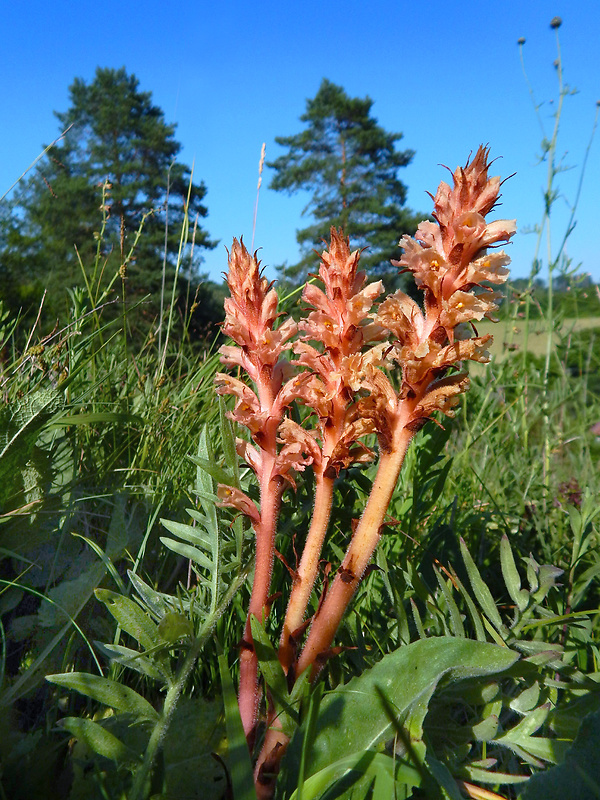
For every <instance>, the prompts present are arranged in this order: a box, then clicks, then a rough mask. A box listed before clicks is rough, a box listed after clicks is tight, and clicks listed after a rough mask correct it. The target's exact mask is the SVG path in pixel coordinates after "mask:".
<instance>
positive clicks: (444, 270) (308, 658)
mask: <svg viewBox="0 0 600 800" xmlns="http://www.w3.org/2000/svg"><path fill="white" fill-rule="evenodd" d="M488 155H489V151H488V148H486V147H480V148H479V149H478V150H477V153H476V154H475V157H474V158H473V160H472V161H469V162H467V164H466V166H465V167H459V168H458V169H457V170H456V171H455V172H454V173H453V176H452V177H453V185H452V186H450V185H449V184H447V183H445V182H442V183H441V184H440V186H439V188H438V190H437V192H436V194H435V197H432V199H433V202H434V212H433V217H434V220H435V221H434V222H429V221H427V222H422V223H421V224H420V225H419V227H418V229H417V232H416V234H415V236H414V237H408V236H404V237H403V238H402V240H401V242H400V246H401V247H402V249H403V255H402V257H401V258H400V259H399V261H397V262H393V263H394V264H395V265H396V266H398V268H399V269H400V270H401V271H410V272H412V273H413V275H414V279H415V282H416V285H417V287H418V288H419V289H420V290H421V291H422V292H423V306H422V307H421V306H420V305H419V304H418V303H416V302H415V301H414V300H413V299H411V298H410V297H408V296H407V295H405V294H404V293H403V292H396V293H395V294H392V295H391V296H389V297H387V298H386V299H384V300H383V302H381V304H380V305H379V306H378V307H377V308H375V310H373V303H374V302H375V300H376V299H377V297H378V296H379V295H380V294H381V292H382V286H381V284H380V283H379V282H377V283H371V284H368V283H367V279H366V276H365V274H364V273H363V272H361V271H360V270H359V269H358V265H359V261H360V253H359V252H358V251H355V252H350V248H349V243H348V241H347V239H346V238H345V237H344V235H343V233H342V232H341V231H337V230H335V229H333V228H332V230H331V242H330V245H329V248H328V250H326V251H325V252H324V253H323V255H322V260H321V265H320V269H319V277H320V279H321V281H322V284H323V287H324V288H323V289H320V288H318V286H316V285H311V284H308V285H307V286H305V288H304V292H303V295H302V298H303V301H304V302H305V303H306V304H307V309H306V312H307V313H306V314H305V317H304V318H303V319H302V320H301V321H300V322H299V323H298V325H296V323H294V322H293V320H291V319H289V318H286V319H285V320H283V321H282V322H281V324H280V325H278V326H276V322H277V321H278V313H277V294H276V292H275V290H274V289H273V287H272V286H271V285H270V284H269V283H268V282H267V280H266V279H265V278H264V277H263V276H262V274H261V272H260V265H259V263H258V261H257V260H256V258H255V257H252V256H250V254H249V253H248V251H247V250H246V249H245V247H244V246H243V244H242V243H241V242H238V241H237V240H234V243H233V247H232V250H231V253H230V256H229V273H228V277H227V282H228V284H229V288H230V290H231V298H229V299H228V300H226V301H225V311H226V321H225V324H224V327H223V329H224V331H225V333H227V334H228V335H229V336H230V337H231V338H232V339H233V341H234V343H235V344H234V345H228V346H224V347H222V348H221V356H222V361H223V363H224V364H226V365H228V366H238V367H240V368H241V370H242V371H243V372H245V373H246V375H247V377H248V378H249V379H250V381H251V383H252V386H249V385H248V384H247V383H245V382H244V381H243V380H240V379H238V378H233V377H231V376H228V375H225V374H222V373H220V374H218V375H217V382H218V391H219V392H220V393H222V394H225V393H228V394H232V395H234V397H235V398H236V401H235V407H234V410H233V411H232V412H231V413H230V416H231V418H232V419H234V420H236V421H237V422H239V423H240V424H241V425H243V426H245V427H246V428H247V429H248V431H249V434H250V438H251V442H248V441H242V440H239V441H238V448H237V449H238V453H239V454H240V456H241V457H242V458H243V459H244V460H245V461H246V463H248V464H249V465H250V467H251V468H252V469H253V471H254V472H255V474H256V476H257V480H258V483H259V488H260V509H259V508H258V507H257V506H256V504H255V503H253V501H252V500H251V499H250V498H248V497H247V496H246V495H245V494H244V493H243V492H241V491H240V490H239V489H234V488H233V487H221V488H220V490H219V491H220V496H221V498H222V502H223V504H226V505H231V506H233V507H235V508H237V509H238V510H239V511H241V512H242V513H244V514H245V515H246V516H247V517H248V518H249V519H250V520H251V523H252V526H253V529H254V532H255V535H256V567H255V575H254V583H253V588H252V594H251V598H250V607H249V612H248V619H247V623H246V628H245V633H244V641H243V643H242V651H241V656H240V689H239V704H240V713H241V717H242V722H243V724H244V729H245V732H246V736H247V738H248V742H249V745H250V747H251V748H252V746H253V744H254V741H255V733H256V724H257V721H258V720H259V711H260V701H261V692H260V689H259V684H258V664H257V659H256V654H255V652H254V646H253V643H252V634H251V628H250V620H251V616H252V615H253V614H254V615H255V616H256V617H258V619H260V620H264V619H265V618H266V616H267V613H268V605H269V604H268V600H269V597H270V595H271V588H270V581H271V572H272V565H273V556H274V552H275V546H274V540H275V532H276V527H277V518H278V514H279V507H280V502H281V495H282V492H283V489H284V487H285V485H286V483H287V484H290V485H292V486H293V485H294V477H293V474H292V473H293V471H297V470H303V469H305V468H306V467H307V466H309V465H310V466H311V468H312V470H313V472H314V476H315V508H314V513H313V517H312V520H311V524H310V527H309V530H308V531H307V534H306V539H305V543H304V549H303V551H302V554H301V557H300V559H299V562H298V564H297V565H296V569H295V570H291V572H292V588H291V592H290V597H289V602H288V607H287V611H286V614H285V618H284V622H283V627H282V632H281V638H280V645H279V660H280V662H281V665H282V667H283V670H284V672H285V673H286V674H287V677H288V684H289V685H290V686H291V685H292V684H293V682H294V680H295V679H296V677H297V676H298V675H300V674H301V673H302V672H304V671H305V670H307V669H309V670H310V674H311V679H312V680H314V679H315V678H316V676H317V675H318V673H319V671H320V670H321V668H322V666H323V664H324V663H325V661H326V659H327V658H328V657H329V656H330V655H331V654H332V653H334V652H336V648H333V647H332V643H333V639H334V636H335V633H336V631H337V628H338V626H339V624H340V622H341V619H342V617H343V614H344V612H345V610H346V608H347V606H348V604H349V602H350V601H351V599H352V597H353V595H354V593H355V591H356V588H357V586H358V584H359V583H360V581H361V579H362V577H363V575H364V573H365V570H366V568H367V566H368V564H369V561H370V559H371V557H372V555H373V552H374V550H375V547H376V546H377V542H378V540H379V537H380V534H381V530H382V528H383V525H384V521H385V515H386V512H387V508H388V505H389V502H390V500H391V497H392V494H393V491H394V488H395V486H396V483H397V480H398V475H399V473H400V469H401V467H402V464H403V461H404V456H405V453H406V450H407V447H408V445H409V443H410V441H411V439H412V437H413V436H414V435H415V433H416V432H417V431H418V430H419V429H420V428H421V427H422V426H423V425H424V424H425V422H426V421H427V420H428V419H431V418H432V417H433V415H434V414H435V412H437V411H441V412H442V413H443V414H445V415H447V416H453V415H454V407H455V406H456V404H457V403H458V401H459V399H460V395H461V394H462V393H463V392H465V391H466V390H467V388H468V385H469V378H468V375H467V374H466V373H464V372H461V371H459V370H458V369H457V368H458V367H459V365H460V363H461V362H462V361H465V360H471V361H479V362H483V363H485V362H487V361H488V360H489V354H488V352H487V347H488V346H489V344H490V342H491V339H492V337H491V336H489V335H487V336H478V335H477V332H476V330H475V327H474V323H475V322H476V321H478V320H481V319H483V318H484V317H486V318H488V319H492V320H493V319H494V316H493V315H494V312H495V311H496V310H497V301H498V299H499V296H500V295H499V293H497V292H496V291H495V290H494V288H493V287H494V286H498V285H500V284H502V283H504V282H505V281H506V279H507V277H508V269H507V265H508V264H509V262H510V259H509V258H508V256H507V255H506V253H504V251H502V250H498V249H497V248H498V246H499V245H500V244H501V243H506V242H509V241H510V239H511V237H512V236H513V235H514V233H515V231H516V227H515V222H514V221H509V220H497V221H493V222H488V221H487V220H486V216H487V215H488V214H489V213H490V212H491V211H492V209H493V208H494V206H495V205H496V203H497V200H498V197H499V191H500V179H499V178H498V177H489V176H488V170H489V162H488ZM465 323H466V324H467V325H470V326H471V330H469V329H468V327H467V326H466V325H465ZM459 325H460V326H462V330H461V329H458V330H457V327H458V326H459ZM465 327H467V331H466V334H465V332H464V329H465ZM471 333H474V334H475V335H470V334H471ZM289 350H291V353H292V354H293V356H292V355H291V354H290V356H289V358H288V357H283V354H284V352H285V351H289ZM394 366H395V367H397V368H398V369H399V370H400V375H401V377H400V382H399V388H396V387H395V385H393V384H392V382H391V381H390V379H389V377H388V370H389V368H391V367H394ZM294 402H298V403H301V404H303V405H305V406H307V407H308V408H309V409H311V410H312V412H313V413H312V414H309V415H307V416H306V419H305V421H304V422H303V424H302V425H300V424H299V423H298V422H295V421H293V420H292V419H291V418H290V417H289V416H287V415H286V412H287V409H288V408H289V407H290V406H291V405H292V403H294ZM372 433H374V434H376V436H377V441H378V451H379V452H378V467H377V474H376V477H375V480H374V482H373V486H372V489H371V493H370V496H369V499H368V501H367V504H366V506H365V509H364V512H363V514H362V517H361V519H360V521H359V522H358V524H357V525H356V527H355V529H354V532H353V533H352V534H350V532H348V534H349V536H348V538H349V543H348V546H347V550H346V553H345V557H344V559H343V561H342V563H341V564H340V566H339V568H338V570H337V573H336V576H335V579H334V580H333V582H332V584H331V586H330V587H329V588H328V589H327V591H326V592H324V596H323V597H322V598H321V601H320V603H319V606H318V608H317V610H316V611H315V612H314V614H313V616H312V618H311V617H310V615H308V607H309V603H310V597H311V594H312V590H313V587H314V585H315V581H316V579H317V573H318V565H319V561H320V557H321V551H322V547H323V543H324V540H325V537H326V535H327V530H328V524H329V519H330V515H331V507H332V502H333V488H334V481H335V479H336V477H337V476H338V475H339V473H340V470H342V469H344V468H346V467H348V466H349V465H350V464H352V463H356V462H360V461H365V460H368V459H372V458H375V453H374V452H372V450H371V449H369V448H368V447H367V446H366V445H365V444H364V443H362V442H361V441H360V439H361V437H363V436H365V435H366V434H372ZM307 628H308V635H307V636H306V640H305V642H304V645H303V646H302V639H303V636H304V634H305V631H306V629H307ZM263 721H264V722H266V726H267V731H266V734H265V738H264V741H263V743H262V748H261V750H260V753H259V755H258V759H257V762H256V768H255V784H256V790H257V795H258V797H259V798H268V797H271V796H272V794H273V792H274V786H275V784H274V780H275V776H276V773H277V769H278V765H279V762H280V760H281V757H282V756H283V753H284V752H285V749H286V746H287V743H288V738H287V735H286V734H284V732H283V731H282V730H281V728H280V725H279V723H278V713H277V709H276V704H275V703H274V702H273V699H272V698H270V697H269V698H268V702H267V704H266V716H265V717H264V718H263Z"/></svg>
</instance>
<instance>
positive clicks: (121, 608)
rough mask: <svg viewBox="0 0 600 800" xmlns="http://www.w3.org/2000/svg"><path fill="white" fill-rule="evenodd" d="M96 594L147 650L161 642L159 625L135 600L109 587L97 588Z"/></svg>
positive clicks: (125, 628) (120, 623) (122, 625)
mask: <svg viewBox="0 0 600 800" xmlns="http://www.w3.org/2000/svg"><path fill="white" fill-rule="evenodd" d="M95 595H96V597H97V598H98V600H100V602H101V603H104V604H105V606H106V607H107V608H108V610H109V611H110V613H111V614H112V615H113V617H114V618H115V619H116V620H117V622H118V623H119V625H120V626H121V627H122V628H123V630H124V631H126V632H127V633H128V634H129V635H130V636H133V638H134V639H135V640H136V641H138V642H139V643H140V644H141V646H142V647H143V648H144V649H145V650H150V649H152V648H153V647H155V646H156V645H157V644H159V643H160V637H159V635H158V628H157V626H156V625H155V624H154V623H153V622H152V620H151V619H150V618H149V617H148V615H147V614H145V613H144V611H142V609H141V608H140V607H139V606H138V605H137V603H134V602H133V600H130V599H129V598H128V597H123V595H121V594H116V592H111V591H109V590H108V589H96V591H95Z"/></svg>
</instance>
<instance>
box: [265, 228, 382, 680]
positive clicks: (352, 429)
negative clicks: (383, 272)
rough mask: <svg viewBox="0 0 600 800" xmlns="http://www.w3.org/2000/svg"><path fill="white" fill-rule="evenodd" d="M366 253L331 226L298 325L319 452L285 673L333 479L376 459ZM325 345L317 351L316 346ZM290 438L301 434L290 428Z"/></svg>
mask: <svg viewBox="0 0 600 800" xmlns="http://www.w3.org/2000/svg"><path fill="white" fill-rule="evenodd" d="M359 259H360V253H359V252H358V251H354V252H350V246H349V242H348V240H347V239H346V238H345V237H344V235H343V234H342V231H337V230H336V229H335V228H331V241H330V245H329V248H328V250H326V251H325V252H324V253H323V254H322V256H321V265H320V268H319V277H320V278H321V280H322V282H323V285H324V290H322V289H320V288H319V287H318V286H315V285H314V284H307V285H306V286H305V287H304V291H303V294H302V299H303V300H304V301H305V302H306V303H308V304H309V305H310V306H312V309H313V310H312V311H310V313H309V314H308V316H307V317H306V318H305V319H304V320H302V321H301V322H300V323H299V325H298V327H299V329H300V330H301V331H302V332H303V333H304V336H303V337H302V340H301V341H299V342H297V343H296V344H295V345H294V352H295V353H296V354H297V356H298V363H300V364H303V365H304V366H306V367H308V369H309V370H311V371H312V373H313V374H312V377H311V378H310V380H307V382H306V383H305V385H304V387H303V389H302V390H301V391H299V399H301V400H302V401H303V402H304V403H305V404H306V405H307V406H309V407H310V408H312V409H313V410H314V411H315V412H316V430H314V431H313V432H310V433H309V432H308V431H306V432H305V433H304V436H305V437H307V436H309V437H310V439H311V441H312V442H313V443H314V444H313V445H309V443H308V442H306V441H305V444H304V449H305V451H307V452H308V451H310V449H311V448H312V449H314V447H318V445H317V439H320V442H321V447H320V454H319V456H317V455H316V454H315V455H313V459H312V463H313V470H314V474H315V482H316V490H315V509H314V514H313V517H312V520H311V525H310V529H309V531H308V534H307V537H306V542H305V545H304V549H303V551H302V557H301V559H300V563H299V564H298V567H297V570H296V574H295V578H294V584H293V587H292V591H291V594H290V599H289V603H288V608H287V612H286V617H285V621H284V626H283V631H282V635H281V640H280V650H279V658H280V661H281V663H282V665H283V668H284V670H286V671H287V670H288V669H289V667H290V666H291V664H292V659H293V654H294V650H295V641H294V631H296V630H299V629H301V627H302V624H303V622H304V617H305V614H306V609H307V606H308V603H309V600H310V596H311V592H312V588H313V586H314V583H315V580H316V577H317V572H318V564H319V559H320V557H321V550H322V547H323V541H324V539H325V535H326V532H327V526H328V523H329V517H330V514H331V504H332V498H333V485H334V480H335V478H336V476H337V474H338V473H339V471H340V469H342V468H344V467H348V466H350V464H352V463H355V462H358V461H364V460H365V459H367V458H369V457H370V456H371V452H370V451H369V450H368V448H366V447H364V446H361V445H360V444H357V443H356V441H357V439H358V437H359V436H363V435H365V434H366V433H371V432H373V426H372V425H370V424H365V423H362V422H361V424H357V421H356V418H355V416H354V414H353V412H352V410H351V403H352V400H353V397H354V390H353V389H352V387H351V385H350V384H351V381H352V378H353V374H352V370H351V369H350V366H351V365H354V362H355V361H356V359H358V360H359V361H360V358H361V355H360V354H361V351H362V348H363V346H364V345H365V344H366V343H368V342H370V341H372V340H373V339H376V338H380V336H381V328H380V327H379V326H376V325H374V324H373V323H372V317H371V316H370V311H371V307H372V305H373V301H374V300H375V298H376V297H377V296H378V295H379V294H381V292H382V289H383V286H382V284H381V282H380V281H377V282H375V283H371V284H368V285H365V284H366V275H365V273H364V272H362V271H359V269H358V264H359ZM311 341H312V342H315V343H319V344H318V345H317V346H314V345H313V344H309V342H311ZM286 435H287V436H292V435H293V436H296V437H300V433H299V432H298V431H294V430H293V429H292V428H291V427H288V429H287V431H286Z"/></svg>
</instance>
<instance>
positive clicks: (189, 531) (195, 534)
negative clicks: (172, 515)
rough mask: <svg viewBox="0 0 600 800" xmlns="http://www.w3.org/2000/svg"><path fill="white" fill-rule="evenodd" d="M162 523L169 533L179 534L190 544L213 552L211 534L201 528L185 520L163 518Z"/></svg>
mask: <svg viewBox="0 0 600 800" xmlns="http://www.w3.org/2000/svg"><path fill="white" fill-rule="evenodd" d="M161 523H162V524H163V525H164V526H165V528H166V529H167V530H168V531H169V533H172V534H174V535H175V536H179V538H180V539H183V540H184V541H185V542H188V544H190V545H198V546H199V547H203V548H204V549H205V550H208V551H209V552H210V553H212V550H213V541H212V538H211V537H210V535H208V534H206V533H205V532H204V531H203V530H202V529H201V528H194V527H193V526H192V525H188V524H187V523H185V522H174V521H173V520H170V519H161Z"/></svg>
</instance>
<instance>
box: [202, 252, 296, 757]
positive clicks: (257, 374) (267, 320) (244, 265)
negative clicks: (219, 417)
mask: <svg viewBox="0 0 600 800" xmlns="http://www.w3.org/2000/svg"><path fill="white" fill-rule="evenodd" d="M227 284H228V286H229V290H230V293H231V296H230V297H228V298H227V299H226V300H225V322H224V324H223V331H224V333H226V334H227V335H228V336H229V337H230V338H231V339H233V341H234V342H235V344H234V345H224V346H223V347H222V348H221V350H220V353H221V361H222V362H223V363H224V364H225V365H227V366H236V365H237V366H240V367H241V368H242V369H243V370H244V371H245V372H246V374H247V375H248V377H249V378H250V379H251V380H252V381H253V383H254V386H255V389H256V391H254V390H253V389H252V388H251V387H250V386H247V385H246V384H245V383H243V382H242V381H241V380H239V379H237V378H233V377H232V376H230V375H226V374H224V373H218V374H217V375H216V381H217V391H218V392H219V394H232V395H234V396H235V398H236V404H235V408H234V410H233V411H232V412H229V416H230V417H231V418H232V419H234V420H235V421H237V422H239V423H240V424H241V425H244V426H245V427H246V428H247V429H248V430H249V432H250V434H251V436H252V439H253V441H254V445H251V444H250V443H248V442H243V441H241V440H240V441H238V448H237V449H238V453H240V454H241V455H242V457H243V458H245V460H246V462H247V463H248V464H249V465H250V466H251V468H252V469H253V470H254V472H255V473H256V476H257V478H258V483H259V489H260V510H259V508H258V507H257V506H256V505H255V504H254V503H253V502H252V501H251V500H250V498H248V497H247V496H246V495H245V494H244V493H243V492H241V491H240V490H239V489H236V488H234V487H226V486H220V487H219V497H220V499H221V503H222V505H229V506H232V507H234V508H236V509H238V510H239V511H241V512H242V513H243V514H245V515H246V516H247V517H248V518H249V519H250V520H251V522H252V526H253V528H254V533H255V537H256V561H255V569H254V580H253V585H252V594H251V597H250V604H249V608H248V617H247V620H246V627H245V630H244V643H243V647H242V650H241V653H240V686H239V706H240V714H241V717H242V723H243V726H244V732H245V734H246V737H247V739H248V742H249V743H250V742H251V741H252V740H253V738H254V735H255V726H256V722H257V718H258V710H259V705H260V698H261V690H260V686H259V683H258V659H257V656H256V653H255V651H254V645H253V641H252V630H251V624H250V623H251V618H252V616H253V615H254V616H256V617H258V618H259V619H262V618H263V617H264V616H266V615H267V614H268V608H269V603H268V598H269V596H270V585H271V574H272V570H273V559H274V554H275V533H276V528H277V519H278V515H279V507H280V503H281V495H282V492H283V488H284V486H285V482H286V481H287V482H288V483H292V484H293V478H292V477H291V475H290V471H291V470H293V469H302V468H303V467H304V466H305V465H306V464H307V463H308V460H307V459H306V458H305V457H304V456H303V454H302V452H300V447H299V446H296V447H294V446H288V447H287V448H286V447H285V446H284V448H283V450H282V451H281V452H280V451H279V447H278V429H279V426H280V424H281V422H282V419H283V415H284V412H285V409H286V408H287V406H288V405H289V404H290V403H291V402H292V401H293V399H294V397H295V394H296V387H297V386H298V385H301V383H302V378H301V376H296V377H292V376H291V373H292V372H293V368H292V367H291V366H290V364H289V362H288V361H287V360H286V359H284V358H282V357H281V356H282V354H283V352H284V351H285V350H287V349H288V348H289V346H290V344H289V340H290V339H291V338H292V336H294V335H295V333H296V331H297V326H296V323H295V322H294V321H293V320H292V319H286V320H285V321H284V322H283V323H282V324H281V325H280V326H279V327H277V328H275V327H274V326H275V324H276V322H277V319H278V316H279V314H278V312H277V304H278V297H277V292H276V291H275V290H274V289H273V288H272V286H271V284H269V282H268V281H267V279H266V278H265V277H264V276H263V275H262V273H261V270H260V263H259V262H258V260H257V259H256V257H254V256H251V255H250V253H249V252H248V250H247V249H246V247H245V246H244V244H243V242H241V241H238V240H237V239H234V241H233V246H232V248H231V252H230V253H229V271H228V274H227Z"/></svg>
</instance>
